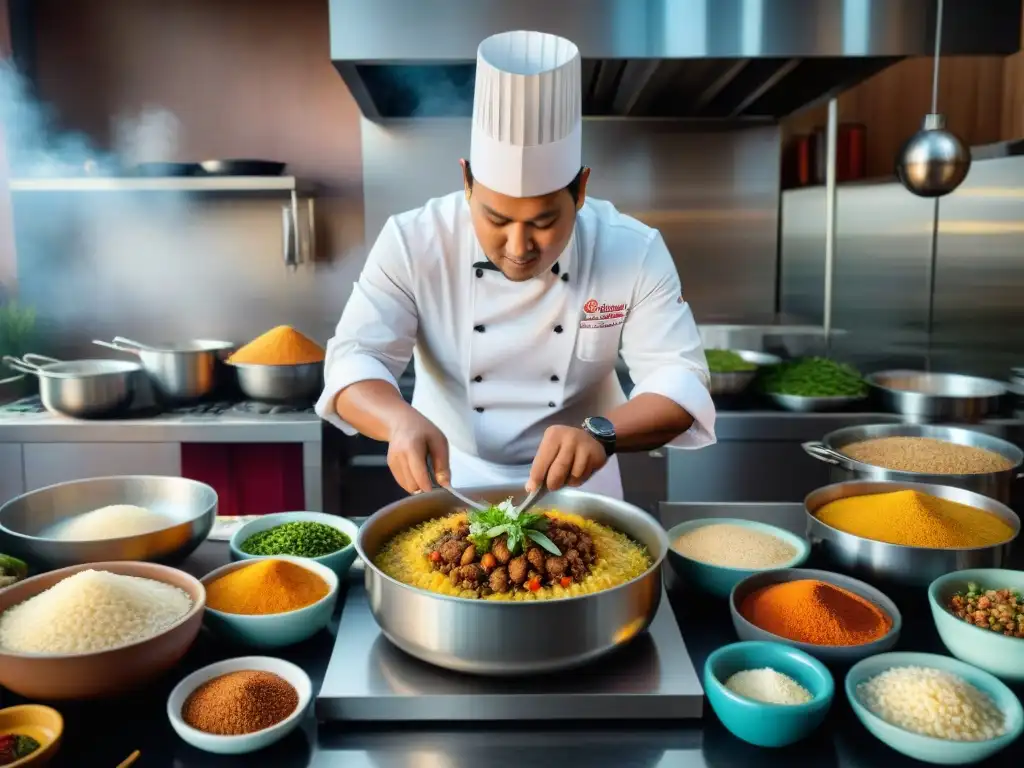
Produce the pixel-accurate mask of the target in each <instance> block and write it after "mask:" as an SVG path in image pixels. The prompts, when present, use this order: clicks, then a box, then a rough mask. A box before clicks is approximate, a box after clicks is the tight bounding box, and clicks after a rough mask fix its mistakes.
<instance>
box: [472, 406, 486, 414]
mask: <svg viewBox="0 0 1024 768" xmlns="http://www.w3.org/2000/svg"><path fill="white" fill-rule="evenodd" d="M473 410H474V411H476V412H477V413H483V412H484V409H483V408H481V407H480V406H479V405H478V406H477V407H476V408H474V409H473Z"/></svg>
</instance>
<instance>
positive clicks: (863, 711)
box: [845, 653, 1024, 765]
mask: <svg viewBox="0 0 1024 768" xmlns="http://www.w3.org/2000/svg"><path fill="white" fill-rule="evenodd" d="M845 688H846V696H847V698H848V699H849V700H850V705H851V706H852V708H853V711H854V714H856V715H857V718H858V719H859V720H860V721H861V723H863V724H864V727H865V728H867V729H868V731H870V732H871V733H872V734H873V735H874V736H875V737H877V738H878V739H880V740H881V741H883V742H884V743H886V744H888V745H889V746H890V747H892V748H893V749H895V750H896V751H897V752H902V753H903V754H904V755H907V756H908V757H913V758H915V759H917V760H923V761H925V762H929V763H938V764H941V765H966V764H968V763H976V762H979V761H981V760H984V759H985V758H987V757H990V756H991V755H994V754H995V753H996V752H999V751H1001V750H1002V749H1004V748H1005V747H1007V746H1009V745H1010V744H1011V743H1012V742H1013V741H1015V740H1016V739H1017V737H1019V736H1020V735H1021V732H1022V731H1024V709H1022V708H1021V704H1020V701H1019V700H1018V699H1017V696H1016V695H1015V694H1014V693H1013V691H1011V690H1010V689H1009V688H1007V687H1006V685H1004V684H1003V683H1001V682H1000V681H999V680H997V679H996V678H995V676H993V675H990V674H989V673H988V672H985V671H983V670H980V669H978V668H977V667H972V666H971V665H970V664H966V663H964V662H962V661H958V660H957V659H952V658H950V657H948V656H939V655H936V654H931V653H882V654H879V655H877V656H870V657H868V658H866V659H863V660H862V661H859V662H858V663H856V664H854V665H853V667H852V668H851V669H850V671H849V672H848V673H847V675H846V683H845ZM1011 762H1012V761H1011Z"/></svg>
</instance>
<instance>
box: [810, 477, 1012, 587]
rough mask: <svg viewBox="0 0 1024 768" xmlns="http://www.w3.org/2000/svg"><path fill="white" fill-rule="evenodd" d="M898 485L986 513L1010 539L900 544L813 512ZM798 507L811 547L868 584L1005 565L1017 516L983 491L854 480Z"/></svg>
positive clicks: (920, 581)
mask: <svg viewBox="0 0 1024 768" xmlns="http://www.w3.org/2000/svg"><path fill="white" fill-rule="evenodd" d="M903 490H913V491H919V492H921V493H927V494H930V495H932V496H938V497H940V498H943V499H949V500H950V501H956V502H959V503H960V504H967V505H968V506H971V507H977V508H979V509H983V510H985V511H986V512H990V513H992V514H993V515H996V516H997V517H999V518H1001V519H1002V520H1004V521H1005V522H1006V524H1007V525H1009V526H1010V527H1011V528H1012V529H1013V538H1011V539H1010V541H1007V542H1005V543H1003V544H997V545H994V546H987V547H973V548H970V549H929V548H927V547H905V546H901V545H899V544H887V543H885V542H881V541H873V540H871V539H864V538H861V537H860V536H855V535H854V534H852V533H846V532H845V531H840V530H838V529H837V528H833V527H832V526H829V525H825V523H823V522H821V520H819V519H818V518H817V517H815V514H814V513H815V512H817V511H818V510H819V509H821V508H822V507H823V506H824V505H825V504H828V503H829V502H830V501H835V500H836V499H843V498H848V497H850V496H865V495H868V494H873V493H890V492H892V491H903ZM804 509H805V511H806V513H807V538H808V539H809V540H810V542H811V550H812V551H813V552H814V553H816V554H818V555H819V556H821V557H822V558H824V560H825V561H826V562H827V563H829V564H830V565H832V566H834V567H835V568H837V569H838V570H841V571H843V572H845V573H849V574H852V575H854V576H857V577H859V578H863V579H866V580H867V581H870V582H872V583H883V584H898V585H900V586H908V587H926V586H927V585H929V584H931V583H932V582H933V581H934V580H935V579H937V578H938V577H939V576H941V575H942V574H944V573H951V572H953V571H962V570H964V569H967V568H1005V567H1006V562H1007V559H1008V558H1009V555H1010V545H1011V543H1012V542H1013V540H1014V539H1015V538H1016V537H1017V535H1018V534H1019V533H1020V518H1019V517H1017V515H1016V514H1015V513H1014V511H1013V510H1012V509H1010V508H1009V507H1008V506H1006V505H1005V504H1000V503H999V502H998V501H995V500H994V499H991V498H989V497H988V496H982V495H981V494H979V493H972V492H971V491H965V490H964V489H962V488H953V487H951V486H948V485H929V484H923V483H894V482H890V483H886V482H870V481H857V480H855V481H850V482H846V483H836V484H834V485H826V486H825V487H824V488H819V489H818V490H816V491H814V492H812V493H811V494H810V495H808V496H807V499H806V500H805V501H804Z"/></svg>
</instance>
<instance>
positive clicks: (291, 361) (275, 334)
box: [228, 325, 325, 365]
mask: <svg viewBox="0 0 1024 768" xmlns="http://www.w3.org/2000/svg"><path fill="white" fill-rule="evenodd" d="M324 356H325V353H324V348H323V347H321V346H320V345H319V344H317V343H316V342H315V341H313V340H312V339H311V338H309V337H308V336H305V335H303V334H301V333H299V332H298V331H296V330H295V329H294V328H292V327H291V326H288V325H279V326H277V327H276V328H271V329H270V330H269V331H267V332H266V333H264V334H263V335H262V336H257V337H256V338H255V339H253V340H252V341H250V342H249V343H248V344H246V345H245V346H244V347H242V348H241V349H239V350H237V351H236V352H235V353H234V354H233V355H231V357H229V358H228V362H229V363H233V364H235V365H306V364H308V363H322V362H323V361H324Z"/></svg>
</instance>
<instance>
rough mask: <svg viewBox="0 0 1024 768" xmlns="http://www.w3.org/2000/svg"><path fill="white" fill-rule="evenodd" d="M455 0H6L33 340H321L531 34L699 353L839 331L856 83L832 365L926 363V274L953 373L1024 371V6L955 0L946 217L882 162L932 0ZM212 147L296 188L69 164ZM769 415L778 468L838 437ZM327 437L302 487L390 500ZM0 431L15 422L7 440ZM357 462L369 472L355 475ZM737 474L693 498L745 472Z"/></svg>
mask: <svg viewBox="0 0 1024 768" xmlns="http://www.w3.org/2000/svg"><path fill="white" fill-rule="evenodd" d="M464 5H465V7H464V8H463V9H462V11H461V12H460V13H459V14H454V13H453V12H452V10H451V9H452V7H453V4H452V3H450V2H442V1H441V0H429V1H428V0H290V2H287V3H282V2H279V1H277V0H176V2H175V3H173V5H172V6H170V7H169V6H168V5H167V3H165V2H160V0H132V2H124V1H123V0H76V2H73V3H71V2H66V1H62V0H0V51H2V53H3V54H4V56H5V57H6V58H7V59H8V61H9V62H10V63H11V66H10V67H9V68H8V70H7V71H6V72H4V74H3V75H2V77H0V114H2V121H3V129H4V132H5V138H6V157H5V158H4V159H3V161H2V162H0V173H2V174H4V175H5V176H6V179H5V181H6V184H5V187H6V188H7V189H9V192H8V193H6V194H0V288H2V295H3V296H4V297H6V298H7V299H8V300H13V299H16V300H17V302H18V305H19V306H21V307H29V308H31V310H33V311H34V312H35V324H34V329H33V337H32V344H33V345H34V349H33V351H44V352H46V353H47V354H53V355H57V356H61V357H73V356H96V355H97V352H96V348H95V347H93V346H92V345H91V343H90V342H91V340H92V339H97V338H110V337H112V336H115V335H124V336H129V337H132V338H138V339H140V340H146V341H151V342H157V341H170V340H181V339H190V338H224V339H229V340H234V341H238V342H245V341H248V340H249V339H251V338H253V337H254V336H257V335H258V334H260V333H262V332H263V331H265V330H267V329H268V328H270V327H272V326H276V325H279V324H282V323H286V324H289V325H292V326H294V327H295V328H297V329H299V330H301V331H302V332H304V333H305V334H307V335H309V336H311V337H313V338H315V339H317V340H318V341H320V342H321V343H324V342H326V341H327V339H328V338H329V337H330V335H331V333H332V330H333V327H334V324H335V323H336V321H337V318H338V316H339V314H340V312H341V309H342V307H343V306H344V304H345V301H346V299H347V297H348V295H349V293H350V291H351V287H352V283H353V281H354V280H355V279H356V277H357V276H358V273H359V270H360V268H361V266H362V263H363V260H364V258H365V254H366V249H367V247H368V246H369V245H370V244H372V241H373V239H374V238H375V236H376V233H377V232H378V230H379V228H380V226H381V224H382V223H383V222H384V220H385V219H386V217H387V216H389V215H391V214H393V213H397V212H399V211H402V210H406V209H408V208H411V207H414V206H417V205H420V204H422V203H423V202H424V201H425V200H426V199H427V198H428V197H431V196H434V195H440V194H444V193H447V192H449V191H452V190H454V189H457V188H458V187H459V185H460V173H459V168H458V164H457V161H458V159H459V158H460V157H462V156H465V155H467V154H468V145H469V122H468V117H467V115H468V113H469V109H470V103H471V96H472V67H473V56H474V53H475V47H476V44H477V43H478V42H479V40H480V39H482V38H483V37H485V36H486V35H487V34H489V33H490V32H492V31H497V30H498V29H504V28H514V27H540V28H543V29H545V30H547V31H553V32H558V33H560V34H564V35H566V36H568V37H570V38H571V39H573V40H574V41H575V42H577V44H579V45H580V48H581V50H582V52H583V56H584V63H585V66H584V76H585V80H586V83H587V90H586V91H585V92H586V94H587V96H586V100H585V111H586V113H587V114H588V115H589V116H590V117H589V119H588V124H587V126H586V130H585V133H584V136H585V138H584V152H585V160H586V162H587V164H588V165H590V166H592V168H593V175H592V177H591V184H590V188H589V192H590V193H591V194H592V195H594V196H595V197H600V198H606V199H610V200H612V201H614V202H615V203H616V205H618V207H619V208H620V209H622V210H625V211H626V212H628V213H631V214H633V215H634V216H636V217H637V218H639V219H641V220H642V221H644V222H646V223H648V224H650V225H652V226H655V227H658V228H659V229H661V231H662V232H663V234H664V236H665V239H666V241H667V243H668V244H669V247H670V248H671V249H672V250H673V253H674V255H675V257H676V259H677V262H678V265H679V269H680V273H681V276H682V280H683V285H684V291H685V294H686V297H687V299H688V301H689V302H690V304H691V305H692V307H693V309H694V312H695V315H696V317H697V319H698V322H699V323H700V324H701V327H702V333H703V334H704V336H705V342H706V344H707V345H708V346H723V347H732V348H743V349H750V348H761V347H763V348H771V349H776V348H780V347H781V348H783V349H784V350H785V351H788V352H789V353H791V354H802V353H807V352H814V351H818V350H820V349H822V348H823V344H822V339H821V332H820V326H821V324H822V321H823V303H824V301H823V295H824V284H823V273H824V243H825V193H824V187H823V185H822V181H823V177H824V141H823V138H822V129H823V127H824V125H825V116H826V115H825V105H826V102H827V100H828V99H829V98H830V97H832V96H835V95H837V94H838V110H839V120H840V130H839V148H838V155H837V161H838V169H839V179H840V182H841V184H840V189H839V193H838V221H837V226H838V249H837V252H836V261H835V270H836V271H835V282H834V286H835V293H834V316H833V319H832V322H833V327H834V328H835V329H837V334H836V337H835V340H834V343H833V345H832V353H833V355H834V356H836V357H839V358H841V359H844V360H847V361H850V362H853V363H854V364H856V365H858V366H860V367H861V368H862V369H863V370H865V371H870V370H877V369H879V368H892V367H899V366H908V367H913V368H922V367H924V365H925V356H926V353H927V351H928V350H929V339H928V334H927V317H928V306H929V300H930V297H931V292H932V284H933V282H934V310H935V323H934V332H933V334H932V337H931V339H930V350H931V355H932V357H931V364H932V367H933V368H934V369H936V370H953V371H958V372H962V373H974V374H980V375H985V376H991V377H994V378H998V379H1001V380H1005V379H1007V378H1008V376H1009V371H1010V369H1011V368H1012V367H1014V366H1019V365H1022V364H1024V362H1022V361H1024V322H1022V319H1024V301H1022V299H1021V297H1022V296H1024V290H1022V289H1024V53H1021V52H1020V50H1021V46H1022V40H1024V24H1022V9H1021V2H1020V0H988V1H987V2H985V3H976V2H971V1H970V0H947V1H946V23H945V31H944V37H943V50H944V51H945V52H946V55H944V57H943V60H942V84H941V89H940V93H939V107H940V111H942V112H943V113H945V115H946V116H947V118H948V124H949V127H950V129H951V130H952V131H954V132H955V133H957V134H958V135H959V136H960V137H961V138H963V139H964V140H965V142H966V143H967V144H969V145H970V146H972V147H974V148H975V149H976V151H975V163H974V165H973V167H972V170H971V172H970V175H969V176H968V178H967V180H966V182H965V183H964V184H963V186H961V187H960V188H959V189H958V190H957V191H956V192H955V193H954V194H952V195H951V196H949V197H947V198H943V199H942V201H941V202H940V203H939V205H938V207H937V209H936V207H935V206H934V205H933V203H932V202H931V201H929V200H924V199H920V198H916V197H914V196H912V195H911V194H910V193H909V192H907V191H905V190H904V189H903V188H902V187H901V186H899V185H898V184H897V183H896V182H895V181H894V179H893V176H892V172H893V163H894V158H895V157H896V154H897V152H898V150H899V149H900V147H901V145H902V144H903V143H904V142H905V141H906V139H907V138H908V137H910V136H911V135H912V134H913V133H914V132H915V131H916V130H917V129H918V128H919V127H920V122H921V119H922V116H923V115H924V114H925V113H926V112H927V111H928V105H929V99H930V92H931V82H930V80H931V59H930V54H931V51H932V45H933V42H934V36H933V27H934V23H935V3H934V2H933V0H902V1H901V2H883V0H814V1H813V2H802V1H801V0H755V2H749V1H747V2H741V1H740V0H716V2H714V3H712V2H710V0H562V2H560V3H558V4H557V8H556V7H555V4H552V3H551V2H550V0H546V2H539V0H528V1H521V2H519V3H516V4H509V3H506V2H500V0H476V1H475V2H472V3H468V2H467V3H465V4H464ZM207 158H267V159H272V160H279V161H281V162H285V163H287V169H286V171H285V176H284V177H283V178H284V179H286V181H283V182H281V183H279V184H271V185H262V186H260V185H248V186H246V185H240V186H238V187H235V188H232V187H231V185H224V184H222V185H219V186H213V187H210V188H201V187H199V186H196V185H191V186H190V185H189V184H188V183H184V184H176V183H173V182H172V183H169V184H166V185H164V186H160V185H155V186H153V187H151V188H149V189H143V190H142V191H139V190H138V189H136V190H135V191H132V190H131V189H129V188H128V187H126V186H124V185H121V186H117V185H114V186H112V187H110V188H104V187H102V185H96V184H88V183H86V184H84V185H78V186H76V184H75V183H74V181H72V182H71V183H67V182H66V179H67V178H68V177H71V178H72V179H74V178H78V177H83V176H85V177H86V178H87V179H88V178H90V177H89V174H95V173H96V172H100V173H102V172H104V171H105V170H107V169H108V168H109V167H113V166H116V165H118V164H123V163H124V162H126V161H131V162H133V163H134V162H174V161H177V162H189V161H195V160H202V159H207ZM93 178H94V177H93ZM142 186H144V185H142ZM936 211H937V213H936ZM936 232H937V235H936V237H937V241H936V242H937V252H938V260H937V271H936V273H935V276H934V281H933V280H932V277H931V274H930V266H929V265H930V253H931V246H932V238H933V234H934V233H936ZM19 351H24V350H19ZM405 383H406V385H407V386H409V387H411V386H412V379H411V378H409V379H408V380H407V381H406V382H405ZM874 420H875V421H877V418H876V419H874ZM736 423H739V422H736ZM779 423H781V422H772V424H773V425H774V426H772V427H771V428H770V430H769V431H771V430H774V432H773V434H774V435H775V437H774V438H773V439H774V440H776V441H777V440H782V439H785V440H787V441H788V442H787V443H786V445H787V446H788V447H787V449H786V450H783V451H781V452H778V451H776V452H775V453H776V454H777V455H778V456H781V457H783V458H785V460H787V461H788V460H789V459H790V458H792V455H791V454H790V453H789V452H788V451H789V449H790V448H793V446H797V447H798V443H799V440H800V439H804V438H803V435H804V433H805V432H807V433H808V434H810V433H814V434H813V437H815V438H816V437H819V436H820V434H821V430H822V427H821V425H820V424H815V425H811V426H806V427H802V428H800V429H796V428H794V427H793V426H792V424H791V423H790V422H787V424H789V426H782V427H780V426H778V424H779ZM723 424H725V426H723V427H722V430H723V431H722V432H721V435H720V437H721V440H722V443H721V444H720V445H719V446H716V448H715V449H714V450H712V451H707V452H702V454H701V456H702V457H703V456H704V454H705V453H706V454H707V459H706V461H709V462H710V461H714V462H723V461H724V462H726V463H728V464H732V463H734V462H735V461H740V460H744V461H746V460H751V458H750V457H751V456H752V455H753V454H750V452H749V451H748V449H747V448H745V447H743V446H742V445H740V443H742V442H743V440H741V439H740V437H739V436H738V435H740V433H741V432H742V434H743V435H747V434H752V433H750V432H749V431H743V430H740V431H738V432H736V433H735V434H734V433H732V432H730V431H729V430H730V429H732V427H730V426H729V425H728V423H726V422H725V421H723ZM829 428H833V427H829ZM736 429H739V428H738V427H737V428H736ZM744 429H745V428H744ZM787 430H789V431H788V432H787ZM794 430H795V431H794ZM783 433H785V434H787V435H788V437H785V438H783V437H779V435H782V434H783ZM759 434H760V433H759ZM730 435H733V437H732V438H730ZM317 439H318V440H322V446H323V450H322V454H321V456H322V470H323V483H322V485H323V487H322V498H321V497H320V496H319V494H320V493H321V489H319V488H318V489H317V492H316V493H317V494H318V496H317V498H316V501H315V503H314V501H313V500H312V498H311V497H310V495H309V494H308V493H307V498H306V501H305V504H306V505H307V506H309V507H310V508H313V507H314V506H316V505H322V506H324V507H325V508H334V509H338V508H340V506H345V505H351V506H358V507H360V509H359V510H356V511H365V509H370V510H371V511H372V508H375V505H377V506H379V503H381V500H382V499H386V498H389V497H388V494H391V495H393V494H394V492H395V491H394V488H393V486H392V485H391V484H390V480H389V478H388V477H387V472H386V468H384V467H383V466H382V458H383V456H382V450H381V448H380V447H379V446H377V447H374V448H372V449H371V448H361V447H360V446H359V444H358V441H355V442H353V441H344V440H341V438H340V436H339V435H338V434H337V433H335V432H333V431H330V430H325V431H324V432H323V435H322V437H320V438H317ZM758 439H759V440H760V442H761V443H764V442H765V440H766V438H764V437H762V438H758ZM806 439H810V438H809V437H808V438H806ZM25 440H27V438H25ZM730 440H732V441H733V442H734V443H735V444H736V445H733V446H732V448H730V447H729V446H728V445H726V444H728V443H729V442H730ZM0 442H8V443H11V444H12V445H13V444H15V443H17V440H16V439H14V438H8V439H7V440H4V438H3V433H2V430H0ZM737 446H739V447H737ZM775 447H777V446H775ZM764 448H765V446H764V445H761V448H759V449H758V450H759V451H761V450H762V449H764ZM19 450H21V449H19ZM308 450H310V451H312V450H313V449H308ZM729 450H735V451H738V453H734V454H729V453H727V451H729ZM794 450H795V449H794ZM51 453H52V451H51ZM748 454H749V455H748ZM11 455H12V456H13V454H11ZM20 455H22V456H23V457H24V451H22V452H21V454H20ZM757 456H761V457H762V459H763V460H762V459H758V461H760V462H761V465H763V467H764V469H763V472H764V475H765V481H764V482H765V483H766V484H767V485H768V486H769V487H767V490H765V489H764V488H762V489H760V490H755V489H751V490H750V491H749V494H750V497H751V498H757V499H759V500H774V499H775V498H776V497H785V498H789V497H792V496H797V495H798V494H799V493H800V492H801V489H802V488H803V487H804V486H805V485H808V486H810V487H814V485H816V484H820V483H818V482H817V481H818V479H820V478H818V476H817V475H814V477H813V478H809V479H806V480H804V479H801V480H800V481H799V482H796V483H795V484H794V483H782V481H780V480H778V479H777V478H776V479H772V478H770V477H769V476H772V475H776V474H778V472H776V467H775V466H774V465H773V464H771V462H772V461H774V459H772V458H765V457H764V456H763V455H762V453H761V452H758V453H757ZM62 460H63V461H68V459H67V458H66V456H65V458H64V459H62ZM119 460H123V457H122V459H119ZM704 460H705V459H704V458H701V459H699V460H698V459H694V460H692V461H690V464H689V465H688V466H689V467H690V468H691V469H690V470H688V471H686V472H684V471H683V470H680V471H679V472H673V471H671V469H670V468H669V469H666V462H664V461H660V462H659V463H658V467H659V469H658V471H659V472H661V474H660V475H643V477H644V478H654V479H644V480H643V482H642V483H640V485H644V486H646V485H652V486H654V487H656V488H657V490H655V491H652V492H651V494H652V495H651V498H652V499H654V497H655V496H659V494H660V496H659V498H657V499H656V500H663V499H664V498H665V495H664V493H663V492H662V489H664V488H666V483H667V487H668V488H669V496H670V497H673V496H674V500H680V499H679V494H680V493H684V491H683V490H681V489H683V488H691V489H692V488H693V487H694V486H693V484H692V483H691V482H690V481H689V480H688V479H687V478H688V477H693V476H694V473H696V474H699V475H709V474H710V475H711V476H714V475H716V474H718V471H717V470H716V469H715V468H714V466H724V465H722V464H720V463H719V464H715V465H714V466H711V465H708V466H704V465H702V464H700V462H701V461H704ZM778 460H779V461H782V460H783V459H782V458H780V459H778ZM24 461H26V459H24V458H22V462H23V464H22V466H23V467H24V466H25V464H24ZM306 461H307V471H308V461H311V459H310V458H309V456H307V457H306ZM637 461H640V459H639V458H638V459H637ZM766 462H767V463H766ZM185 463H189V462H187V461H186V462H185ZM811 464H812V465H813V462H811ZM83 466H85V465H83ZM89 466H93V465H89ZM669 466H670V465H669ZM355 470H358V471H360V472H367V471H372V472H374V473H375V474H373V478H374V479H373V480H372V481H370V482H361V483H358V484H356V485H359V486H363V487H358V488H357V487H354V485H353V481H352V480H351V478H352V474H351V473H352V472H353V471H355ZM92 471H97V470H94V469H89V468H88V467H87V468H85V469H77V470H74V471H72V470H68V472H71V473H72V474H75V473H77V474H79V475H80V474H82V473H83V472H92ZM814 471H821V469H820V468H819V467H814V466H811V467H810V470H809V473H810V474H813V473H814ZM666 473H667V474H668V475H669V476H673V477H674V479H666ZM21 474H22V479H21V483H22V487H25V485H26V484H27V485H33V482H30V481H29V480H26V479H25V478H26V474H25V472H24V471H23V472H22V473H21ZM65 474H67V473H66V472H65ZM56 476H59V477H63V476H64V475H60V474H59V473H58V474H57V475H53V474H52V472H51V475H48V476H47V477H48V478H51V479H52V477H56ZM368 476H369V475H365V474H364V475H360V477H368ZM637 476H638V477H639V476H640V475H639V474H638V475H637ZM11 482H14V481H13V480H12V481H11ZM346 483H348V484H347V485H346ZM673 483H675V490H673V487H674V486H673ZM773 483H775V485H772V484H773ZM780 483H781V484H780ZM726 485H729V486H733V485H735V484H734V483H726V482H725V481H723V488H717V487H715V488H709V489H708V490H706V491H701V492H699V493H698V492H696V491H694V492H693V493H696V495H697V496H702V495H703V496H708V497H711V496H715V497H717V496H718V495H722V494H725V495H728V494H730V493H732V494H735V493H740V491H736V490H732V489H724V486H726ZM367 487H369V488H372V489H377V488H385V489H386V490H385V491H384V492H382V493H381V494H379V495H373V494H372V493H370V492H369V491H367V490H366V488H367ZM636 493H638V494H640V496H637V497H636V498H641V497H642V500H643V501H644V502H645V503H646V501H647V499H646V496H644V495H643V494H644V493H646V491H645V490H644V489H642V488H641V489H640V490H638V491H636ZM742 493H744V494H746V493H748V492H747V491H745V490H744V491H742ZM367 494H369V495H367ZM339 505H340V506H339ZM349 513H355V512H353V511H351V510H350V512H349Z"/></svg>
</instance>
